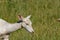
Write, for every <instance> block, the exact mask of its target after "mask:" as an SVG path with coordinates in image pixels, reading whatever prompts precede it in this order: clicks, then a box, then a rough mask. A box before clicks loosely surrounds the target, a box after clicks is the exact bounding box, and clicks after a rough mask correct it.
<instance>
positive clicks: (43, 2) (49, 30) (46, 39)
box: [0, 0, 60, 40]
mask: <svg viewBox="0 0 60 40" xmlns="http://www.w3.org/2000/svg"><path fill="white" fill-rule="evenodd" d="M19 14H20V15H22V16H24V17H26V16H28V15H32V17H31V20H32V22H33V25H32V26H33V28H34V31H35V33H34V34H30V33H29V32H27V31H26V30H25V29H24V28H23V29H20V30H17V31H15V32H13V33H11V34H10V40H60V22H57V21H56V19H58V18H60V0H0V18H2V19H4V20H6V21H8V22H10V23H14V22H17V20H18V18H17V15H19Z"/></svg>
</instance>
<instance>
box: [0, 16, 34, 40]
mask: <svg viewBox="0 0 60 40" xmlns="http://www.w3.org/2000/svg"><path fill="white" fill-rule="evenodd" d="M29 18H30V16H27V17H26V18H22V20H23V22H21V23H8V22H6V21H5V20H3V19H0V35H3V38H4V40H9V35H5V34H7V33H10V32H13V31H16V30H18V29H20V28H21V26H23V27H24V28H25V29H26V30H28V31H29V32H31V33H32V32H34V30H33V28H32V22H31V21H30V19H29ZM19 20H20V18H19ZM27 24H28V25H27Z"/></svg>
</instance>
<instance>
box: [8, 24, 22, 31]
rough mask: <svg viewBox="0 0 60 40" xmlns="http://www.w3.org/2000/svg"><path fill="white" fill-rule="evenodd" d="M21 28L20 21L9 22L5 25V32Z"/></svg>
mask: <svg viewBox="0 0 60 40" xmlns="http://www.w3.org/2000/svg"><path fill="white" fill-rule="evenodd" d="M20 28H21V23H14V24H9V25H8V27H7V32H13V31H16V30H18V29H20Z"/></svg>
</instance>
